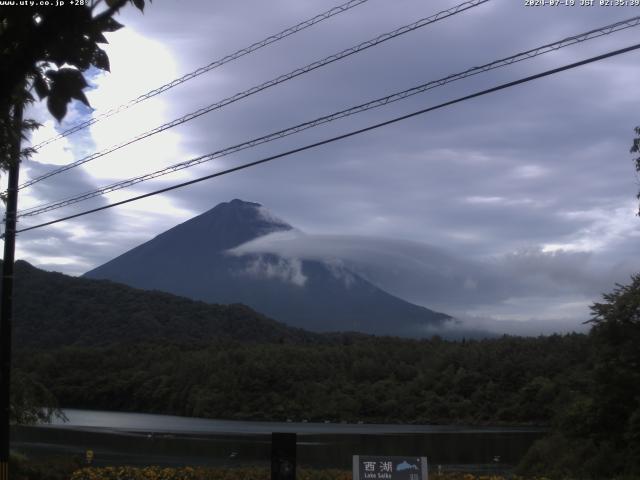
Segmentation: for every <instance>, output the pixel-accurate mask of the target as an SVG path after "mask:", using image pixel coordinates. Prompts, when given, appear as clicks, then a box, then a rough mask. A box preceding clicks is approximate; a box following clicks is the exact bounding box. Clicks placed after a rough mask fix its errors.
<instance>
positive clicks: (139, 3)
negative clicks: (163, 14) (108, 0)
mask: <svg viewBox="0 0 640 480" xmlns="http://www.w3.org/2000/svg"><path fill="white" fill-rule="evenodd" d="M131 3H133V4H134V5H135V6H136V8H137V9H138V10H140V11H141V12H144V0H131Z"/></svg>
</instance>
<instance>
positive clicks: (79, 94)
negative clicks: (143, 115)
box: [71, 90, 91, 107]
mask: <svg viewBox="0 0 640 480" xmlns="http://www.w3.org/2000/svg"><path fill="white" fill-rule="evenodd" d="M71 96H72V97H73V98H75V99H77V100H80V101H81V102H82V103H84V104H85V105H86V106H87V107H90V106H91V105H89V100H88V99H87V97H86V96H85V94H84V92H83V91H82V90H79V91H78V92H75V93H74V94H73V95H71Z"/></svg>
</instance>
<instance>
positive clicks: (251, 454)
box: [11, 410, 543, 472]
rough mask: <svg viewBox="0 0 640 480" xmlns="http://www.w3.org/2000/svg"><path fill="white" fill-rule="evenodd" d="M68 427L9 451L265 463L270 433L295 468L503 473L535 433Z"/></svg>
mask: <svg viewBox="0 0 640 480" xmlns="http://www.w3.org/2000/svg"><path fill="white" fill-rule="evenodd" d="M65 414H66V416H67V417H68V420H69V421H68V422H66V423H62V422H61V421H56V422H55V423H53V424H51V425H42V426H15V427H13V429H12V443H11V445H12V448H13V449H15V450H19V451H22V452H24V453H26V454H27V455H30V456H34V457H35V456H45V455H52V454H66V455H69V454H70V455H81V456H82V457H84V453H85V451H86V450H87V449H91V450H93V452H94V464H95V465H124V464H127V465H163V466H181V465H210V466H243V465H269V462H270V451H271V450H270V448H271V439H270V435H271V433H272V432H295V433H298V448H297V455H298V464H299V465H301V466H310V467H315V468H344V469H350V468H351V457H352V455H356V454H359V455H407V456H426V457H428V459H429V463H430V465H431V467H430V468H431V469H432V470H433V469H437V466H438V465H442V467H443V470H452V469H459V470H469V471H478V470H480V471H495V472H503V471H506V470H509V468H510V467H512V466H513V465H515V464H516V463H518V461H519V460H520V459H521V458H522V456H523V455H524V454H525V452H526V451H527V449H528V448H529V446H530V445H531V444H532V443H533V442H534V441H535V440H536V439H538V438H540V436H542V435H543V432H542V431H541V430H536V429H525V428H503V427H496V428H492V427H464V426H447V425H374V424H335V423H292V422H253V421H252V422H247V421H230V420H208V419H201V418H189V417H176V416H169V415H148V414H139V413H119V412H104V411H88V410H65Z"/></svg>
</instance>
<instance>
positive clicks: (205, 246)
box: [84, 199, 451, 336]
mask: <svg viewBox="0 0 640 480" xmlns="http://www.w3.org/2000/svg"><path fill="white" fill-rule="evenodd" d="M293 229H294V227H292V226H291V225H289V224H288V223H286V222H285V221H283V220H281V219H279V218H278V217H275V216H274V215H272V214H271V213H270V212H269V211H268V210H267V209H265V208H264V207H263V206H262V205H261V204H259V203H255V202H245V201H243V200H239V199H235V200H232V201H230V202H225V203H221V204H218V205H216V206H215V207H213V208H212V209H210V210H208V211H206V212H204V213H202V214H200V215H197V216H195V217H193V218H191V219H189V220H187V221H186V222H183V223H181V224H179V225H176V226H175V227H173V228H171V229H169V230H167V231H165V232H163V233H161V234H159V235H157V236H156V237H154V238H153V239H151V240H149V241H148V242H145V243H143V244H141V245H138V246H137V247H135V248H133V249H131V250H129V251H128V252H125V253H123V254H122V255H119V256H118V257H116V258H114V259H113V260H111V261H109V262H106V263H105V264H103V265H101V266H99V267H97V268H95V269H93V270H91V271H89V272H87V273H85V275H84V277H86V278H94V279H108V280H112V281H116V282H120V283H124V284H127V285H129V286H132V287H136V288H142V289H147V290H160V291H166V292H170V293H173V294H176V295H180V296H184V297H188V298H191V299H194V300H200V301H205V302H210V303H223V304H231V303H243V304H246V305H249V306H250V307H251V308H253V309H255V310H257V311H260V312H262V313H264V314H265V315H267V316H268V317H271V318H275V319H276V320H279V321H282V322H284V323H286V324H288V325H291V326H295V327H298V328H304V329H307V330H311V331H316V332H323V331H342V330H350V331H360V332H363V333H370V334H384V335H387V334H388V335H400V336H430V335H431V334H432V333H433V331H432V330H430V328H431V327H437V326H441V325H443V324H444V323H445V322H447V321H449V320H451V317H450V316H448V315H446V314H443V313H439V312H434V311H432V310H429V309H428V308H425V307H422V306H418V305H414V304H411V303H409V302H407V301H405V300H402V299H400V298H398V297H395V296H394V295H391V294H389V293H387V292H385V291H384V290H382V289H380V288H379V287H377V286H375V285H373V284H372V283H370V282H369V281H367V280H366V279H364V278H362V277H360V276H359V275H357V274H356V273H354V272H351V271H349V270H347V269H345V268H340V267H336V266H334V265H328V264H326V263H324V262H319V261H314V260H306V259H295V258H294V259H292V258H284V257H277V256H275V255H272V254H250V255H243V256H237V255H236V256H234V255H229V254H228V253H227V252H228V251H229V250H231V249H232V248H235V247H237V246H239V245H241V244H243V243H246V242H248V241H250V240H254V239H256V238H259V237H261V236H263V235H266V234H268V233H274V232H279V231H288V230H293Z"/></svg>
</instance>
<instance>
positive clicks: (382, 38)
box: [20, 0, 490, 189]
mask: <svg viewBox="0 0 640 480" xmlns="http://www.w3.org/2000/svg"><path fill="white" fill-rule="evenodd" d="M488 1H490V0H468V1H465V2H463V3H461V4H459V5H456V6H455V7H452V8H449V9H447V10H443V11H441V12H438V13H436V14H435V15H432V16H430V17H427V18H423V19H421V20H418V21H417V22H414V23H412V24H409V25H405V26H403V27H400V28H398V29H396V30H394V31H392V32H389V33H385V34H382V35H379V36H377V37H376V38H374V39H371V40H367V41H366V42H362V43H360V44H358V45H356V46H354V47H350V48H347V49H345V50H342V51H341V52H338V53H335V54H333V55H330V56H328V57H325V58H323V59H322V60H317V61H315V62H313V63H310V64H308V65H306V66H304V67H301V68H297V69H295V70H293V71H291V72H289V73H286V74H284V75H280V76H278V77H276V78H274V79H272V80H269V81H268V82H265V83H262V84H260V85H258V86H255V87H252V88H250V89H249V90H245V91H243V92H240V93H236V94H235V95H232V96H231V97H227V98H225V99H224V100H220V101H219V102H216V103H213V104H211V105H209V106H206V107H203V108H200V109H198V110H196V111H194V112H191V113H188V114H187V115H184V116H182V117H180V118H178V119H176V120H173V121H171V122H168V123H165V124H163V125H160V126H158V127H156V128H154V129H152V130H149V131H147V132H145V133H141V134H140V135H138V136H136V137H134V138H132V139H129V140H126V141H124V142H121V143H118V144H116V145H113V146H111V147H109V148H107V149H105V150H102V151H100V152H96V153H93V154H91V155H89V156H87V157H84V158H81V159H79V160H76V161H75V162H72V163H70V164H68V165H65V166H63V167H60V168H57V169H55V170H52V171H50V172H48V173H45V174H44V175H41V176H39V177H36V178H34V179H32V180H29V181H27V182H25V183H23V184H22V185H20V188H21V189H22V188H26V187H29V186H31V185H34V184H36V183H38V182H41V181H42V180H45V179H47V178H50V177H52V176H54V175H57V174H59V173H62V172H66V171H67V170H70V169H72V168H75V167H77V166H79V165H82V164H85V163H87V162H90V161H92V160H95V159H97V158H100V157H103V156H105V155H107V154H109V153H112V152H115V151H116V150H120V149H121V148H123V147H126V146H127V145H131V144H132V143H135V142H138V141H140V140H143V139H145V138H148V137H150V136H152V135H155V134H156V133H160V132H163V131H165V130H168V129H169V128H173V127H176V126H178V125H181V124H183V123H186V122H188V121H190V120H193V119H195V118H198V117H200V116H202V115H204V114H206V113H209V112H211V111H213V110H218V109H220V108H222V107H225V106H227V105H229V104H231V103H234V102H237V101H238V100H242V99H243V98H246V97H249V96H251V95H254V94H256V93H258V92H261V91H263V90H266V89H268V88H270V87H273V86H275V85H278V84H280V83H283V82H286V81H288V80H291V79H293V78H295V77H298V76H300V75H303V74H305V73H308V72H311V71H313V70H316V69H318V68H320V67H323V66H325V65H328V64H330V63H333V62H335V61H338V60H341V59H343V58H346V57H349V56H351V55H353V54H356V53H359V52H362V51H363V50H366V49H368V48H371V47H373V46H375V45H378V44H380V43H383V42H386V41H388V40H391V39H393V38H395V37H398V36H400V35H404V34H406V33H409V32H412V31H414V30H417V29H418V28H422V27H425V26H427V25H430V24H432V23H435V22H437V21H439V20H442V19H444V18H447V17H450V16H453V15H456V14H458V13H460V12H463V11H465V10H469V9H471V8H474V7H477V6H479V5H481V4H483V3H487V2H488Z"/></svg>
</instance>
